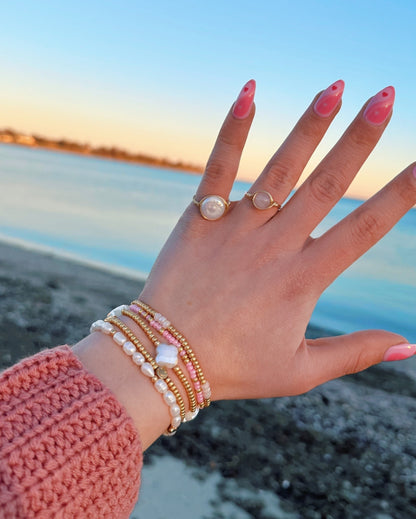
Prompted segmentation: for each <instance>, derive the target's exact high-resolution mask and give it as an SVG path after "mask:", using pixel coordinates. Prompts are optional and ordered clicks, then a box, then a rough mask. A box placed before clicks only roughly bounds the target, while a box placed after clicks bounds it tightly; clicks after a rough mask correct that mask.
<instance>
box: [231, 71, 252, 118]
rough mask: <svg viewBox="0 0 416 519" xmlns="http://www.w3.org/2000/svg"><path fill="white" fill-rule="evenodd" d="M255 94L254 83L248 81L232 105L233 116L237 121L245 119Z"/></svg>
mask: <svg viewBox="0 0 416 519" xmlns="http://www.w3.org/2000/svg"><path fill="white" fill-rule="evenodd" d="M255 92H256V82H255V81H254V79H250V81H248V82H247V83H246V84H245V85H244V86H243V88H242V90H241V92H240V94H239V96H238V97H237V101H236V102H235V103H234V108H233V115H234V117H236V118H237V119H245V118H246V117H247V116H248V114H249V113H250V110H251V107H252V105H253V101H254V94H255Z"/></svg>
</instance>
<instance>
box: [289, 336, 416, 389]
mask: <svg viewBox="0 0 416 519" xmlns="http://www.w3.org/2000/svg"><path fill="white" fill-rule="evenodd" d="M415 352H416V345H412V344H408V343H407V341H406V339H404V338H403V337H402V336H400V335H397V334H394V333H390V332H386V331H382V330H367V331H364V332H356V333H352V334H349V335H340V336H339V337H326V338H322V339H316V340H309V341H307V345H306V347H304V348H303V349H301V350H299V352H298V353H299V360H300V362H301V365H303V366H305V369H306V370H307V372H306V373H305V372H304V375H305V380H308V388H307V389H312V388H313V387H316V386H318V385H320V384H323V383H324V382H327V381H328V380H332V379H334V378H338V377H342V376H344V375H349V374H351V373H358V372H359V371H362V370H364V369H366V368H368V367H370V366H372V365H373V364H377V363H379V362H382V361H383V360H385V361H391V360H402V359H405V358H408V357H410V356H412V355H414V354H415Z"/></svg>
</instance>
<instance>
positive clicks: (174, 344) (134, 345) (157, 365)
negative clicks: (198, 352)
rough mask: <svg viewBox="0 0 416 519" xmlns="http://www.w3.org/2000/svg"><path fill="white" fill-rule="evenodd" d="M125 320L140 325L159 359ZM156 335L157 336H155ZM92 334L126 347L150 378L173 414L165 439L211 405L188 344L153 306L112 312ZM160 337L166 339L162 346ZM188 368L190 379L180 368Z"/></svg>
mask: <svg viewBox="0 0 416 519" xmlns="http://www.w3.org/2000/svg"><path fill="white" fill-rule="evenodd" d="M121 316H125V317H127V318H129V319H131V320H132V321H133V322H134V323H135V324H136V325H138V326H139V327H140V328H141V330H142V331H143V332H144V334H145V335H146V336H147V338H148V339H149V340H150V341H151V343H152V344H153V346H154V347H155V349H156V357H155V358H153V357H152V355H151V354H150V353H149V352H148V351H147V350H146V348H145V347H144V345H143V344H142V343H141V341H140V340H139V339H138V338H137V337H136V335H135V334H134V332H133V331H132V330H131V329H130V328H129V326H128V325H127V324H126V323H125V322H124V321H122V320H121V319H120V317H121ZM153 330H154V331H155V333H154V332H153ZM90 332H91V333H92V332H101V333H104V334H106V335H109V336H111V337H112V339H113V341H114V342H115V343H116V344H118V345H119V346H121V347H122V349H123V351H124V353H126V355H128V356H129V357H130V358H131V360H132V362H133V363H134V364H135V365H137V366H138V367H139V368H140V371H141V373H142V374H143V375H145V376H146V377H148V378H149V379H150V380H151V382H152V383H153V385H154V388H155V389H156V391H157V392H158V393H160V394H161V395H162V398H163V400H164V402H165V404H166V405H167V406H168V407H169V411H170V417H171V420H170V425H169V427H168V429H167V431H166V432H165V435H168V436H170V435H172V434H175V433H176V431H177V429H178V427H179V426H180V424H181V423H183V422H188V421H190V420H193V419H194V418H195V417H196V416H197V414H198V412H199V410H200V409H203V408H205V407H208V406H209V405H210V403H211V388H210V385H209V383H208V382H207V381H206V379H205V377H204V374H203V372H202V369H201V367H200V365H199V363H198V361H197V359H196V357H195V354H194V352H193V351H192V349H191V347H190V345H189V343H188V341H187V340H186V339H185V337H184V336H183V335H182V334H181V333H180V332H178V331H177V330H176V329H175V328H174V327H173V326H172V324H171V323H170V322H169V321H168V320H167V319H166V317H164V316H162V315H161V314H159V313H158V312H156V311H155V310H153V308H151V307H150V306H149V305H147V304H145V303H143V302H142V301H140V300H135V301H133V302H132V303H131V305H129V306H128V305H122V306H119V307H117V308H115V309H114V310H112V311H111V312H110V313H109V314H108V316H107V318H106V319H105V320H104V321H103V320H99V321H96V322H94V323H93V324H92V325H91V329H90ZM157 334H159V335H160V336H161V337H162V340H163V339H164V340H165V341H166V342H167V344H166V343H162V342H161V341H160V340H159V339H158V336H157ZM179 360H180V361H181V362H182V363H183V364H184V366H185V368H186V371H187V374H188V377H189V378H190V381H189V380H188V377H187V376H186V375H185V374H184V372H183V371H182V369H181V368H180V366H179V365H178V364H179ZM169 369H172V371H173V372H174V374H175V375H176V377H177V378H178V380H179V381H180V383H181V385H182V388H183V390H184V392H185V393H186V396H187V400H188V408H187V409H186V407H185V401H184V399H183V397H182V394H181V393H180V391H179V390H178V388H177V387H176V385H175V383H174V381H173V380H172V378H171V377H170V376H169V373H168V370H169Z"/></svg>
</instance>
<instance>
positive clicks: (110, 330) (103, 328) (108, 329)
mask: <svg viewBox="0 0 416 519" xmlns="http://www.w3.org/2000/svg"><path fill="white" fill-rule="evenodd" d="M101 331H102V332H104V333H105V334H107V335H111V334H112V333H113V331H114V328H113V325H112V324H111V323H106V322H105V323H104V324H103V325H102V326H101Z"/></svg>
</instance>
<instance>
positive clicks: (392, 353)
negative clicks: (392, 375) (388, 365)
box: [383, 342, 416, 362]
mask: <svg viewBox="0 0 416 519" xmlns="http://www.w3.org/2000/svg"><path fill="white" fill-rule="evenodd" d="M415 353H416V344H407V343H406V342H405V343H404V344H397V346H392V347H391V348H389V349H388V350H387V351H386V353H385V354H384V357H383V360H384V361H385V362H390V361H391V360H403V359H408V358H409V357H411V356H412V355H414V354H415Z"/></svg>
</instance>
